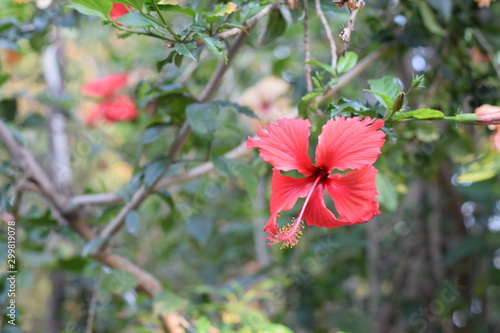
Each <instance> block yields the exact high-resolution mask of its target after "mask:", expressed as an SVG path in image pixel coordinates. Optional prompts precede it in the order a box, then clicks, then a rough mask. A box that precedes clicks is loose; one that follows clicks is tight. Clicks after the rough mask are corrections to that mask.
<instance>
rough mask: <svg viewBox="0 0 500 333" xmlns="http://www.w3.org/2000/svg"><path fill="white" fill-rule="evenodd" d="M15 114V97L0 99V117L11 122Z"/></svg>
mask: <svg viewBox="0 0 500 333" xmlns="http://www.w3.org/2000/svg"><path fill="white" fill-rule="evenodd" d="M16 114H17V99H15V98H9V99H4V100H1V101H0V118H2V119H5V120H6V121H8V122H13V121H14V120H15V119H16Z"/></svg>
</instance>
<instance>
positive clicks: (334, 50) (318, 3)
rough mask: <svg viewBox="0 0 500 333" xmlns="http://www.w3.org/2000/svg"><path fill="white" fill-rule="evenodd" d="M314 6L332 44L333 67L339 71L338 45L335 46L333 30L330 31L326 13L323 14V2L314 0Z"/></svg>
mask: <svg viewBox="0 0 500 333" xmlns="http://www.w3.org/2000/svg"><path fill="white" fill-rule="evenodd" d="M314 4H315V6H316V14H317V15H318V17H319V19H320V20H321V24H322V25H323V29H325V33H326V38H327V39H328V43H329V44H330V55H331V57H332V63H331V66H332V68H333V69H337V45H336V44H335V40H334V39H333V35H332V30H331V29H330V25H329V24H328V20H327V19H326V16H325V13H323V10H322V9H321V1H320V0H314Z"/></svg>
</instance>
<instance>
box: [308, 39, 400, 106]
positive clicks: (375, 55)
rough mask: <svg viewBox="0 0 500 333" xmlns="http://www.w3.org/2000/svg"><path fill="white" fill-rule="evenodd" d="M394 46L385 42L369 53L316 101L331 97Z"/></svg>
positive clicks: (319, 101)
mask: <svg viewBox="0 0 500 333" xmlns="http://www.w3.org/2000/svg"><path fill="white" fill-rule="evenodd" d="M393 47H394V44H386V45H384V46H382V47H380V48H379V49H378V50H376V51H374V52H372V53H370V54H369V55H367V56H366V57H364V58H363V59H362V60H361V61H359V62H358V63H357V64H356V66H354V67H353V68H352V69H351V70H350V71H348V72H346V73H345V74H343V75H341V76H340V77H339V81H338V82H337V84H336V85H333V86H331V87H329V88H328V89H327V90H326V91H325V93H324V94H323V95H322V96H319V97H318V98H317V99H316V101H317V102H318V103H323V102H325V101H327V100H330V99H332V97H333V96H334V95H335V94H336V93H337V92H338V91H339V90H340V89H341V88H342V87H344V86H345V85H346V84H347V83H349V82H351V81H352V80H353V79H355V78H356V77H357V76H358V75H359V74H361V73H362V72H364V71H365V70H366V69H368V68H369V67H370V66H371V65H372V64H373V63H374V62H375V61H377V60H378V59H380V58H381V57H382V56H383V55H384V54H386V53H387V52H388V51H389V50H390V49H392V48H393Z"/></svg>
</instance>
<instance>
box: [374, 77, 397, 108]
mask: <svg viewBox="0 0 500 333" xmlns="http://www.w3.org/2000/svg"><path fill="white" fill-rule="evenodd" d="M368 84H369V85H370V89H371V90H372V92H377V93H378V94H375V98H376V99H377V100H378V101H379V102H380V103H382V104H383V105H384V106H385V107H387V108H391V107H392V101H393V100H394V99H395V98H396V96H397V95H398V94H399V93H400V92H401V86H400V85H399V83H398V81H397V79H396V78H395V77H394V76H384V77H383V78H381V79H378V80H368ZM383 95H385V96H389V97H390V99H391V102H390V103H388V102H387V100H386V99H385V98H382V96H383Z"/></svg>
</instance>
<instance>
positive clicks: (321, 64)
mask: <svg viewBox="0 0 500 333" xmlns="http://www.w3.org/2000/svg"><path fill="white" fill-rule="evenodd" d="M306 64H309V65H314V66H318V67H321V68H323V69H324V70H325V71H327V72H329V73H331V74H333V75H335V69H333V67H332V66H330V65H327V64H324V63H322V62H319V61H314V60H311V61H307V62H306Z"/></svg>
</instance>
